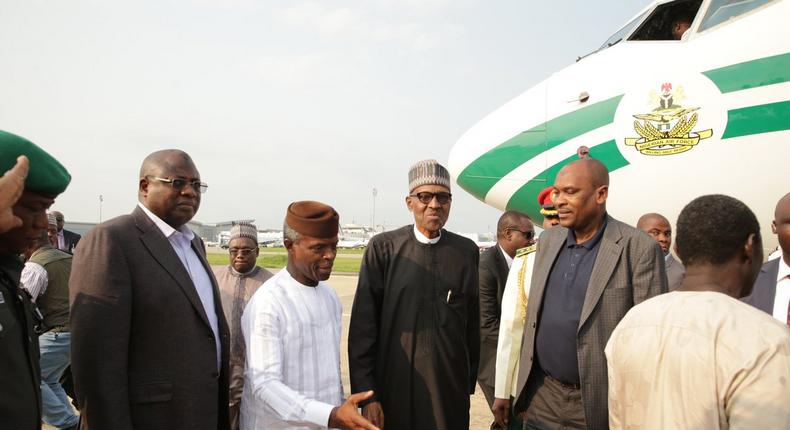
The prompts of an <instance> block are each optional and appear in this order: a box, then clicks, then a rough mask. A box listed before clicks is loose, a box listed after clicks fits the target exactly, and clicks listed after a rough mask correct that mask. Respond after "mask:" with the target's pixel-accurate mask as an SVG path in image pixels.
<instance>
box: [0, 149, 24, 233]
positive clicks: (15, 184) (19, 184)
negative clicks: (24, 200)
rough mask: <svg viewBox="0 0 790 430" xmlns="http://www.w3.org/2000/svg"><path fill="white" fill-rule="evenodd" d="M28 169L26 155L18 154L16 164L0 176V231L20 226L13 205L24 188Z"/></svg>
mask: <svg viewBox="0 0 790 430" xmlns="http://www.w3.org/2000/svg"><path fill="white" fill-rule="evenodd" d="M28 169H29V162H28V159H27V157H25V156H24V155H20V156H19V157H18V158H17V159H16V165H15V166H14V167H12V168H11V170H9V171H7V172H5V174H4V175H3V176H2V177H0V233H5V232H7V231H8V230H11V229H14V228H17V227H21V226H22V220H21V219H20V218H19V217H17V216H15V215H14V211H13V207H14V204H15V203H16V201H17V200H19V196H21V195H22V191H24V189H25V179H26V178H27V172H28Z"/></svg>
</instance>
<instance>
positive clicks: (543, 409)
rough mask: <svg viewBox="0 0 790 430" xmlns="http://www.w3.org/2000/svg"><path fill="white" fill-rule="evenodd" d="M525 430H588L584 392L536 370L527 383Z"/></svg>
mask: <svg viewBox="0 0 790 430" xmlns="http://www.w3.org/2000/svg"><path fill="white" fill-rule="evenodd" d="M527 401H528V406H527V410H526V412H525V413H523V414H522V415H521V418H522V420H523V421H524V427H523V428H524V430H527V429H529V430H559V429H585V428H586V425H585V419H584V405H583V404H582V390H581V388H579V387H578V386H571V385H568V384H564V383H562V382H560V381H558V380H556V379H554V378H552V377H551V376H548V375H546V374H544V373H543V372H541V371H540V369H535V371H533V372H532V374H531V375H530V376H529V381H528V382H527Z"/></svg>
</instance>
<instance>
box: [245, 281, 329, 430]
mask: <svg viewBox="0 0 790 430" xmlns="http://www.w3.org/2000/svg"><path fill="white" fill-rule="evenodd" d="M341 312H342V307H341V305H340V300H339V299H338V298H337V294H336V293H335V291H334V290H333V289H332V288H331V287H330V286H329V284H327V283H326V282H319V283H318V285H317V286H315V287H311V286H307V285H303V284H300V283H299V282H297V281H296V280H295V279H294V278H293V277H292V276H291V274H290V273H288V270H287V269H283V270H280V271H279V272H278V273H277V274H276V275H274V276H273V277H272V278H270V279H269V280H268V281H266V282H265V283H264V284H263V285H261V286H260V288H258V291H256V292H255V294H254V295H253V296H252V299H250V302H249V304H248V305H247V307H246V309H244V314H243V315H242V317H241V329H242V333H243V334H244V341H245V343H246V345H247V367H246V370H245V372H244V393H243V394H242V397H241V428H242V429H245V430H278V429H291V430H314V429H324V428H326V427H327V425H328V424H329V415H330V414H331V412H332V409H333V408H334V407H335V406H339V405H340V404H341V403H343V383H342V381H341V379H340V330H341V325H340V316H341Z"/></svg>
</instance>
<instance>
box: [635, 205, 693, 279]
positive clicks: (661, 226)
mask: <svg viewBox="0 0 790 430" xmlns="http://www.w3.org/2000/svg"><path fill="white" fill-rule="evenodd" d="M636 228H638V229H639V230H642V231H644V232H645V233H647V235H648V236H650V237H652V238H653V239H654V240H655V241H656V242H658V246H660V247H661V252H663V253H664V263H665V265H666V269H667V282H668V284H669V291H675V289H677V287H679V286H680V284H681V282H683V277H684V276H685V275H686V269H685V268H683V264H682V263H681V262H680V261H678V260H677V259H676V258H675V257H673V256H672V253H671V252H669V249H670V247H671V246H672V226H671V225H670V224H669V220H668V219H667V218H666V217H665V216H664V215H661V214H658V213H647V214H644V215H642V216H641V217H639V220H638V221H637V222H636Z"/></svg>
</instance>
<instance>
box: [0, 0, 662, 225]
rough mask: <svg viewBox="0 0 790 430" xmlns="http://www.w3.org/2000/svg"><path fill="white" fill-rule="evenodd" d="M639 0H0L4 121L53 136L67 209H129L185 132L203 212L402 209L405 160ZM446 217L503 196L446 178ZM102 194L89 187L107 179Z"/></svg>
mask: <svg viewBox="0 0 790 430" xmlns="http://www.w3.org/2000/svg"><path fill="white" fill-rule="evenodd" d="M648 3H649V1H647V0H598V1H595V2H590V1H584V0H576V1H565V0H560V1H554V2H543V1H527V0H502V1H482V0H480V1H478V0H452V1H451V0H400V1H395V0H348V1H282V2H278V1H262V0H225V1H209V0H137V1H125V2H121V1H106V0H58V1H54V0H49V1H45V0H26V1H13V0H0V97H2V102H1V103H0V129H2V130H5V131H9V132H12V133H15V134H18V135H20V136H24V137H26V138H28V139H30V140H31V141H33V142H35V143H36V144H38V145H39V146H41V147H42V148H44V149H45V150H47V151H48V152H49V153H51V154H52V155H54V156H55V157H56V158H57V159H58V160H60V161H61V163H62V164H63V165H64V166H66V168H67V169H68V170H69V172H70V173H71V175H72V182H71V184H70V185H69V188H68V189H67V190H66V192H65V193H64V194H62V195H61V196H60V197H58V199H57V201H56V203H55V205H54V206H53V209H56V210H60V211H62V212H63V213H64V214H65V217H66V220H67V221H81V222H97V221H99V217H100V207H101V218H102V219H103V220H107V219H109V218H111V217H115V216H118V215H122V214H126V213H129V212H130V211H131V210H132V209H133V208H134V205H135V204H136V202H137V192H136V190H137V183H138V171H139V168H140V163H141V162H142V160H143V158H145V156H146V155H148V154H149V153H151V152H153V151H156V150H159V149H166V148H178V149H182V150H184V151H186V152H188V153H189V154H190V155H191V156H192V158H193V160H194V161H195V164H196V165H197V167H198V170H199V171H200V175H201V179H202V180H203V181H204V182H206V183H208V184H209V189H208V192H207V193H206V194H204V195H203V200H202V203H201V207H200V210H199V212H198V214H197V215H196V217H195V220H197V221H200V222H204V223H213V222H220V221H227V220H233V219H255V220H256V223H257V224H258V226H259V227H260V228H278V227H281V225H282V220H283V218H284V215H285V209H286V208H287V206H288V204H289V203H290V202H292V201H296V200H308V199H309V200H319V201H322V202H325V203H328V204H330V205H332V206H334V207H335V209H337V211H338V213H339V214H340V221H341V223H342V224H346V223H352V222H354V223H357V224H370V222H371V218H372V216H373V207H374V197H373V192H372V190H373V189H374V188H375V189H376V190H377V195H376V197H375V223H376V224H383V225H385V226H386V228H388V229H392V228H395V227H398V226H400V225H404V224H407V223H409V222H412V221H413V218H411V215H410V213H409V212H408V210H407V209H406V206H405V203H404V198H405V196H406V194H407V193H408V190H407V185H408V180H407V172H408V168H409V166H410V165H411V164H413V163H414V162H416V161H418V160H421V159H426V158H434V159H436V160H438V161H439V162H440V163H443V164H445V165H446V162H447V158H448V156H449V153H450V149H451V147H452V146H453V145H454V143H455V142H456V141H457V140H458V138H459V137H460V136H461V135H462V134H463V133H464V132H465V131H466V130H468V129H469V128H471V127H472V126H473V125H474V124H475V123H476V122H477V121H479V120H480V119H482V118H483V117H484V116H485V115H486V114H488V113H490V112H491V111H493V110H495V109H496V108H498V107H499V106H501V105H502V104H504V103H505V102H507V101H508V100H510V99H512V98H514V97H516V96H517V95H519V94H520V93H522V92H524V91H525V90H527V89H528V88H530V87H531V86H533V85H535V84H537V83H538V82H540V81H542V80H543V79H546V78H547V77H549V76H550V75H551V74H552V73H553V72H555V71H557V70H559V69H561V68H563V67H565V66H567V65H570V64H572V63H573V62H574V61H575V59H576V58H577V57H578V56H580V55H584V54H586V53H589V52H591V51H593V50H595V49H596V48H597V47H598V46H600V45H601V44H602V43H603V41H605V40H606V39H607V37H608V36H610V35H611V34H612V33H614V32H615V31H616V30H618V29H619V27H621V26H622V25H623V24H625V23H626V22H627V21H628V20H629V19H630V18H631V17H633V16H634V15H635V14H636V13H637V12H638V11H639V10H640V9H642V8H643V7H644V6H646V5H647V4H648ZM452 191H453V203H452V209H451V213H450V219H449V221H448V224H447V228H448V229H450V230H453V231H461V232H489V231H492V230H493V229H494V228H495V225H496V221H497V219H498V217H499V215H500V211H499V210H497V209H494V208H491V207H489V206H487V205H485V204H484V203H482V202H480V201H478V200H476V199H475V198H473V197H471V196H470V195H469V194H467V193H466V192H465V191H463V190H462V189H461V188H460V187H458V186H457V185H455V186H454V188H453V189H452ZM100 195H101V196H102V198H103V201H102V202H101V204H100V202H99V196H100Z"/></svg>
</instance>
